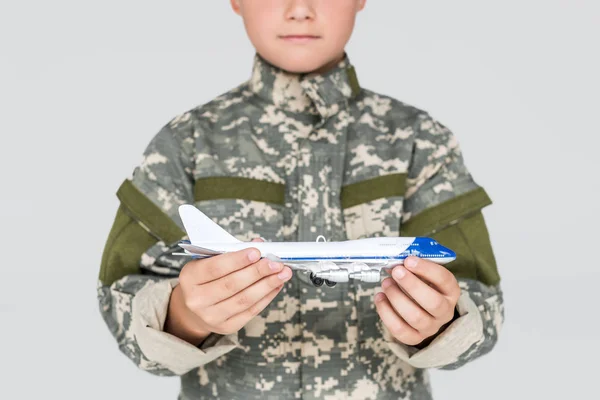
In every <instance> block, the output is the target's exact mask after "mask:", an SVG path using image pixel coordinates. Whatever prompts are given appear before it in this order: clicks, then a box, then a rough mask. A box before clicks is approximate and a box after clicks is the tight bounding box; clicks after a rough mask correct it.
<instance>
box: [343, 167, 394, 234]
mask: <svg viewBox="0 0 600 400" xmlns="http://www.w3.org/2000/svg"><path fill="white" fill-rule="evenodd" d="M405 181H406V174H404V173H395V174H388V175H383V176H379V177H376V178H371V179H366V180H363V181H360V182H357V183H353V184H350V185H346V186H344V187H343V188H342V192H341V204H342V210H343V214H344V224H345V228H346V235H347V236H348V239H350V240H354V239H362V238H367V237H379V236H398V235H399V234H400V225H401V221H402V208H403V205H404V193H405V185H406V183H405Z"/></svg>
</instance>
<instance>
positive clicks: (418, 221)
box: [400, 187, 492, 236]
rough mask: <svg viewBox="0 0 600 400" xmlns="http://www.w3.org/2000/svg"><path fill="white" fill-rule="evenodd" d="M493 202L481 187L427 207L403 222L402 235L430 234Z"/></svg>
mask: <svg viewBox="0 0 600 400" xmlns="http://www.w3.org/2000/svg"><path fill="white" fill-rule="evenodd" d="M490 204H492V200H491V199H490V198H489V196H488V195H487V193H486V192H485V190H484V189H483V188H481V187H479V188H477V189H475V190H473V191H470V192H467V193H464V194H462V195H460V196H457V197H454V198H452V199H450V200H448V201H445V202H443V203H440V204H438V205H436V206H433V207H430V208H427V209H425V210H424V211H422V212H420V213H419V214H418V215H415V216H414V217H412V218H411V219H409V220H408V221H407V222H405V223H404V224H402V228H401V230H400V236H428V235H431V234H432V233H434V232H436V231H438V230H440V229H443V228H445V227H446V226H448V225H450V224H452V223H453V222H454V221H456V220H458V219H460V218H461V217H464V216H466V215H469V214H472V213H474V212H476V211H479V210H481V209H482V208H483V207H486V206H488V205H490Z"/></svg>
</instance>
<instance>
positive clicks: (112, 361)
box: [0, 0, 600, 400]
mask: <svg viewBox="0 0 600 400" xmlns="http://www.w3.org/2000/svg"><path fill="white" fill-rule="evenodd" d="M256 1H259V0H256ZM599 42H600V6H599V3H598V1H592V0H590V1H583V0H561V1H558V0H543V1H542V0H529V1H525V0H518V1H517V0H505V1H501V2H484V1H452V2H449V1H442V0H437V1H413V2H407V1H397V0H393V1H392V0H383V1H382V0H379V1H373V0H372V1H369V2H368V3H367V7H366V9H365V10H364V11H363V12H362V13H361V15H359V18H358V21H357V27H356V30H355V33H354V35H353V37H352V40H351V43H350V45H349V46H348V53H349V55H350V57H351V60H352V61H353V63H354V64H355V65H356V68H357V72H358V77H359V80H360V83H361V84H362V85H363V86H364V87H367V88H370V89H372V90H376V91H379V92H381V93H384V94H388V95H391V96H394V97H396V98H398V99H400V100H402V101H405V102H408V103H410V104H413V105H415V106H417V107H420V108H423V109H425V110H427V111H429V112H430V113H431V114H432V115H434V117H436V118H437V119H439V120H440V121H441V122H442V123H444V124H446V125H447V126H449V127H450V128H451V129H452V130H453V131H454V133H455V134H456V136H457V138H458V140H459V142H460V144H461V146H462V148H463V151H464V154H465V158H466V162H467V165H468V167H469V168H470V170H471V172H472V173H473V175H474V177H475V179H476V180H477V181H478V182H479V183H480V184H481V185H483V186H484V187H485V188H486V190H487V191H488V193H489V194H490V196H491V197H492V199H493V200H494V205H493V206H492V207H490V208H488V209H486V210H485V216H486V219H487V222H488V224H489V229H490V232H491V235H492V240H493V244H494V249H495V251H496V253H497V259H498V263H499V266H500V271H501V274H502V277H503V288H504V291H505V296H506V297H505V301H506V323H505V326H504V329H503V331H502V333H501V337H500V341H499V343H498V345H497V347H496V348H495V349H494V351H493V352H492V353H491V354H489V355H487V356H485V357H484V358H482V359H479V360H477V361H475V362H473V363H471V364H469V365H467V366H465V367H463V368H462V369H460V370H458V371H453V372H441V371H433V372H432V379H433V386H434V391H435V394H436V396H437V398H438V399H480V398H482V397H485V398H486V399H489V400H492V399H506V398H518V399H521V398H544V399H562V398H567V397H568V398H577V399H592V398H598V397H597V396H598V392H597V389H598V386H597V379H598V371H599V370H600V369H599V367H598V364H597V363H598V360H599V359H600V343H599V342H600V340H599V333H598V330H599V329H600V324H599V322H598V317H599V316H600V313H599V312H598V305H599V303H600V302H599V300H598V295H599V292H598V289H597V288H598V281H599V280H600V272H599V271H600V265H599V257H598V254H599V253H600V252H599V250H598V239H599V238H598V233H597V232H598V224H599V222H600V220H599V218H598V194H599V189H600V187H599V186H600V185H599V179H598V173H599V172H600V165H599V164H600V163H599V162H598V154H599V149H598V146H599V145H600V139H599V135H600V129H599V128H598V123H599V120H598V115H599V110H600V100H599V94H600V80H599V78H598V75H599V71H600V51H599V49H600V43H599ZM253 52H254V51H253V49H252V47H251V45H250V43H249V41H248V40H247V38H246V36H245V32H244V29H243V25H242V22H241V20H240V19H239V18H238V17H237V16H236V15H234V14H233V12H232V11H231V10H230V8H229V2H228V1H225V0H220V1H215V0H211V1H199V0H196V1H192V0H170V1H148V0H146V1H140V0H129V1H116V0H104V1H97V2H84V1H74V0H71V1H67V0H54V1H41V0H34V1H29V2H22V1H20V2H19V1H5V0H2V1H1V2H0V127H1V130H0V132H1V135H2V146H0V152H1V155H2V157H1V158H0V162H1V165H0V167H1V168H0V171H1V182H2V186H1V189H0V190H1V193H2V195H1V197H0V198H1V201H2V203H1V205H2V207H0V218H1V224H0V226H1V235H2V236H1V239H2V258H1V259H2V262H1V263H0V269H1V275H0V280H1V282H2V287H1V290H0V335H1V336H0V360H1V363H0V398H2V399H34V398H35V399H37V398H61V399H75V398H86V399H107V398H110V399H114V400H117V399H175V398H176V394H177V390H178V386H179V380H178V378H159V377H155V376H152V375H150V374H148V373H146V372H142V371H140V370H138V369H137V368H136V367H135V366H134V365H133V364H132V363H131V362H130V361H129V360H127V359H126V358H125V356H123V355H121V354H120V353H119V351H118V350H117V346H116V344H115V342H114V341H113V339H112V337H111V336H110V334H109V332H108V330H107V328H106V327H105V325H104V323H103V321H102V320H101V318H100V315H99V312H98V305H97V302H96V292H95V290H96V277H97V274H98V267H99V261H100V256H101V252H102V248H103V245H104V240H105V238H106V235H107V234H108V231H109V229H110V226H111V223H112V219H113V217H114V213H115V210H116V207H117V199H116V197H115V191H116V190H117V188H118V186H119V184H120V183H121V182H122V180H123V179H125V178H126V177H127V176H129V174H130V172H131V171H132V170H133V168H134V166H135V165H137V163H138V162H139V161H140V160H141V154H142V151H143V149H144V147H145V146H146V144H147V143H148V141H149V140H150V139H151V138H152V136H153V135H154V134H155V133H156V132H157V131H158V129H159V128H160V127H161V126H162V125H163V124H165V123H166V122H167V121H168V120H169V119H171V118H172V117H174V116H175V115H178V114H179V113H181V112H182V111H185V110H188V109H190V108H192V107H195V106H197V105H199V104H202V103H203V102H206V101H208V100H210V99H212V98H213V97H214V96H216V95H218V94H220V93H222V92H225V91H227V90H229V89H230V88H232V87H233V86H235V85H237V84H238V83H241V82H242V81H243V80H246V79H247V78H248V77H249V74H250V68H251V61H252V56H253ZM226 71H227V72H226Z"/></svg>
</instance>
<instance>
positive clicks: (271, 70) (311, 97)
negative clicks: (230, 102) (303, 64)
mask: <svg viewBox="0 0 600 400" xmlns="http://www.w3.org/2000/svg"><path fill="white" fill-rule="evenodd" d="M249 88H250V90H251V91H252V92H253V93H254V94H256V95H257V96H259V97H260V98H262V99H263V100H265V101H267V102H268V103H272V104H273V105H275V106H276V107H278V108H281V109H283V110H286V111H290V112H295V113H318V114H320V115H321V116H322V117H323V118H324V119H326V118H329V117H331V116H333V115H335V114H336V113H337V112H338V111H339V110H340V108H341V107H344V106H345V105H346V104H347V103H348V102H349V101H350V100H351V99H353V98H354V97H356V95H358V93H359V92H360V86H359V83H358V79H357V77H356V72H355V70H354V67H353V66H352V64H351V63H350V60H349V59H348V56H347V55H345V56H344V59H343V60H342V61H340V62H339V63H338V64H337V65H336V66H335V67H334V68H333V69H331V70H329V71H328V72H326V73H324V74H294V73H290V72H287V71H284V70H282V69H280V68H278V67H276V66H274V65H272V64H270V63H268V62H267V61H266V60H265V59H263V58H262V57H261V56H260V55H258V54H256V55H255V57H254V64H253V68H252V76H251V78H250V81H249Z"/></svg>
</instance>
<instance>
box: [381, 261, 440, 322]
mask: <svg viewBox="0 0 600 400" xmlns="http://www.w3.org/2000/svg"><path fill="white" fill-rule="evenodd" d="M392 277H393V278H394V281H396V283H398V285H399V286H400V287H401V288H402V289H403V290H404V292H406V294H408V295H409V296H410V297H411V298H413V299H414V300H415V302H416V303H417V304H418V305H420V306H421V307H422V308H423V309H424V310H425V311H427V312H428V313H429V314H431V315H432V316H434V317H436V318H440V317H443V316H445V315H446V314H447V313H448V309H449V307H450V301H449V300H448V299H447V298H446V297H444V296H443V295H442V294H441V293H439V292H438V291H437V290H436V289H435V288H432V287H431V286H429V285H428V284H427V283H425V282H423V281H422V280H421V279H419V277H418V276H416V275H414V274H413V273H411V272H410V271H408V270H407V269H406V268H404V267H403V266H401V265H399V266H397V267H396V268H394V271H393V272H392Z"/></svg>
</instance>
